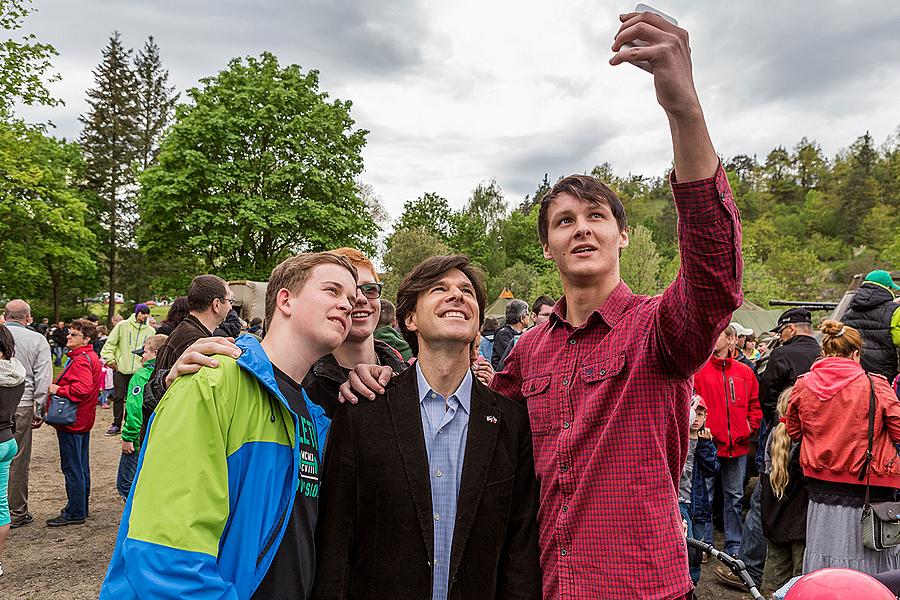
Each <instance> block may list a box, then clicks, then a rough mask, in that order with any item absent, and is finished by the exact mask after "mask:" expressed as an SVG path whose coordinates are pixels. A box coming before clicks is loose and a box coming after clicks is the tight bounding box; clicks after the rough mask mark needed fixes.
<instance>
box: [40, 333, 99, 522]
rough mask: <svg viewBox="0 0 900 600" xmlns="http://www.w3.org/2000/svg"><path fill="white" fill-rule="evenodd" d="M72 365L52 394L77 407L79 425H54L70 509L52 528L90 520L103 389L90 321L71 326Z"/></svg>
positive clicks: (66, 507)
mask: <svg viewBox="0 0 900 600" xmlns="http://www.w3.org/2000/svg"><path fill="white" fill-rule="evenodd" d="M68 337H69V342H68V345H67V347H68V348H69V362H68V363H67V364H66V368H65V369H64V370H63V372H62V373H60V375H59V377H57V379H56V382H55V383H52V384H50V393H51V394H56V395H59V396H62V397H63V398H68V399H69V400H71V401H72V402H74V403H75V404H77V406H78V408H77V412H76V414H75V422H74V423H72V424H71V425H54V426H53V427H54V429H56V436H57V438H58V439H59V462H60V466H61V467H62V472H63V475H64V476H65V479H66V497H67V499H68V502H67V503H66V506H65V507H64V508H63V509H62V510H61V511H59V516H57V517H54V518H52V519H47V525H49V526H50V527H62V526H64V525H80V524H81V523H84V520H85V518H86V517H87V516H88V501H89V499H90V496H91V466H90V440H91V428H93V426H94V417H95V416H96V414H97V397H98V395H99V394H100V388H101V387H103V374H102V371H101V369H100V357H99V356H97V354H96V353H95V352H94V347H93V341H94V338H96V337H97V326H96V325H94V324H93V323H91V322H90V321H88V320H86V319H76V320H75V321H72V324H71V325H70V326H69V336H68Z"/></svg>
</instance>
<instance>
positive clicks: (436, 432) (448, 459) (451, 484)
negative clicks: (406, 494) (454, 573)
mask: <svg viewBox="0 0 900 600" xmlns="http://www.w3.org/2000/svg"><path fill="white" fill-rule="evenodd" d="M416 377H417V378H418V385H419V409H420V411H421V413H422V431H424V432H425V449H426V451H427V452H428V475H429V479H430V480H431V510H432V518H433V519H434V566H433V574H432V584H431V598H432V600H446V598H447V593H448V591H449V589H450V581H449V580H450V551H451V549H452V547H453V528H454V525H455V523H456V498H457V496H458V495H459V482H460V478H461V477H462V467H463V461H464V459H465V456H466V438H467V437H468V433H469V411H470V408H471V400H472V372H471V371H469V370H467V371H466V376H465V377H463V380H462V382H461V383H460V384H459V387H458V388H457V389H456V391H455V392H454V393H453V394H452V395H451V396H450V397H449V398H444V397H443V396H441V395H440V394H438V393H437V392H435V391H434V390H432V389H431V386H430V385H429V384H428V382H427V381H426V380H425V375H423V374H422V369H421V368H420V367H419V364H418V363H416Z"/></svg>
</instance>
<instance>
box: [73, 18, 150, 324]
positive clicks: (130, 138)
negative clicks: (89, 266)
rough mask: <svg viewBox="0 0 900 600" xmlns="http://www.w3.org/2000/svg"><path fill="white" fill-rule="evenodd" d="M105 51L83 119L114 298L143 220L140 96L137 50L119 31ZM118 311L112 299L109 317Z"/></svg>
mask: <svg viewBox="0 0 900 600" xmlns="http://www.w3.org/2000/svg"><path fill="white" fill-rule="evenodd" d="M102 54H103V60H102V62H101V63H100V65H99V66H98V67H97V69H96V70H95V71H94V85H95V87H93V88H92V89H90V90H88V93H87V95H88V106H89V110H88V112H87V114H86V115H82V116H81V117H79V119H80V120H81V123H82V124H83V126H84V128H83V129H82V131H81V140H80V141H81V147H82V150H83V152H84V158H85V163H86V169H85V177H86V180H87V186H88V188H89V189H90V190H91V191H92V192H93V194H94V199H95V200H94V201H93V202H92V203H91V215H90V222H91V223H92V225H93V226H94V227H95V231H96V233H97V237H98V239H99V241H100V244H99V246H100V254H101V256H102V257H103V258H104V260H105V262H106V269H107V291H108V292H109V297H110V298H114V297H115V294H116V292H117V291H119V289H120V288H119V273H118V270H119V262H120V258H119V251H120V249H122V248H126V247H129V246H132V245H133V244H134V228H135V223H136V222H137V209H136V207H135V203H134V193H135V180H134V170H133V164H134V162H135V161H136V160H137V158H138V150H137V148H138V131H139V127H138V119H137V114H138V95H137V82H136V80H135V75H134V70H133V69H132V68H131V50H128V49H126V48H125V47H124V46H123V45H122V38H121V36H120V35H119V33H118V32H114V33H113V35H112V36H110V38H109V42H108V44H107V45H106V47H105V48H104V49H103V51H102ZM115 309H116V307H115V303H113V302H110V304H109V311H108V315H107V318H108V319H109V320H111V319H112V317H113V315H114V314H115Z"/></svg>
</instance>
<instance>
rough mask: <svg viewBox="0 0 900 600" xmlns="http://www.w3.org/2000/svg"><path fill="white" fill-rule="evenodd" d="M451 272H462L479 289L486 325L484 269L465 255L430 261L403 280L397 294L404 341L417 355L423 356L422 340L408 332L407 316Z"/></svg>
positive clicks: (477, 295)
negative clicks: (422, 294)
mask: <svg viewBox="0 0 900 600" xmlns="http://www.w3.org/2000/svg"><path fill="white" fill-rule="evenodd" d="M451 269H459V270H460V271H461V272H462V274H463V275H465V276H466V277H467V278H468V279H469V281H470V282H471V283H472V287H473V288H475V300H476V301H477V302H478V326H479V327H481V323H482V322H483V321H484V305H485V303H486V302H487V292H486V290H485V287H484V275H483V274H482V272H481V269H479V268H478V267H476V266H475V265H473V264H472V262H471V261H470V260H469V257H468V256H466V255H465V254H454V255H451V256H432V257H431V258H426V259H425V260H423V261H422V262H420V263H419V264H418V265H416V267H415V268H414V269H413V270H412V271H410V272H409V273H408V274H407V275H406V277H404V278H403V281H402V282H401V283H400V289H399V290H397V322H398V324H399V325H400V333H402V334H403V339H405V340H406V342H407V343H408V344H409V347H410V349H411V350H412V353H413V354H414V355H416V354H418V353H419V338H418V336H417V335H416V334H415V332H413V331H410V330H409V329H407V327H406V315H408V314H410V313H412V312H415V310H416V304H417V303H418V301H419V294H420V293H422V292H424V291H425V290H427V289H428V288H430V287H431V286H432V285H434V284H435V283H437V282H438V281H440V279H441V277H443V276H444V275H446V274H447V272H448V271H450V270H451Z"/></svg>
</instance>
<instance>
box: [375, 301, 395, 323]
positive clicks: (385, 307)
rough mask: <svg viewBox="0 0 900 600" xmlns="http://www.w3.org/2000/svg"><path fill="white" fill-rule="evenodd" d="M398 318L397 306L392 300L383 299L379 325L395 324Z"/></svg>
mask: <svg viewBox="0 0 900 600" xmlns="http://www.w3.org/2000/svg"><path fill="white" fill-rule="evenodd" d="M396 318H397V307H396V306H394V303H393V302H391V301H390V300H385V299H384V298H382V299H381V316H380V317H378V327H386V326H388V325H393V324H394V319H396Z"/></svg>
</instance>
